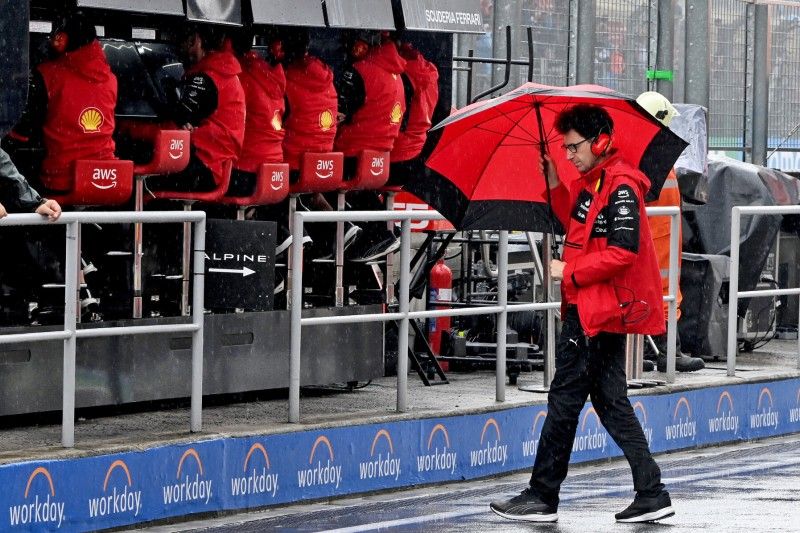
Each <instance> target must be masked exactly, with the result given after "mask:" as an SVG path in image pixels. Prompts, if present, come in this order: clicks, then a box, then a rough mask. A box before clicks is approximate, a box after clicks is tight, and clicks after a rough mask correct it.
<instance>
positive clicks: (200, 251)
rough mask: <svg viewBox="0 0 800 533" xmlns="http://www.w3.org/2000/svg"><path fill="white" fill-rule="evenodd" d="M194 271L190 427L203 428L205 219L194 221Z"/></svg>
mask: <svg viewBox="0 0 800 533" xmlns="http://www.w3.org/2000/svg"><path fill="white" fill-rule="evenodd" d="M195 224H196V226H195V232H194V271H193V273H192V324H194V325H195V326H197V330H196V331H194V332H192V397H191V423H190V429H191V431H192V432H194V433H197V432H198V431H201V430H202V429H203V323H204V309H203V308H204V299H205V269H206V267H205V260H206V221H205V219H203V220H200V221H198V222H196V223H195Z"/></svg>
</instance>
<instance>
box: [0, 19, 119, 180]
mask: <svg viewBox="0 0 800 533" xmlns="http://www.w3.org/2000/svg"><path fill="white" fill-rule="evenodd" d="M53 27H54V29H53V31H52V33H51V35H50V40H49V42H48V45H49V49H50V52H51V53H52V54H53V59H51V60H49V61H45V62H44V63H42V64H40V65H39V66H38V67H36V68H35V69H33V71H32V73H31V80H30V87H29V89H28V105H27V107H26V110H25V112H24V113H23V116H22V119H21V120H20V122H19V124H17V125H16V126H15V127H14V129H13V130H12V132H11V133H10V134H9V138H10V139H11V140H12V142H13V144H17V145H19V144H25V143H30V142H32V140H33V139H36V138H41V139H42V141H43V144H44V148H45V150H46V155H45V158H44V161H43V162H42V167H41V176H40V181H41V183H42V185H43V186H44V187H45V188H46V189H47V190H51V191H67V190H69V189H70V186H71V183H72V163H73V162H74V161H76V160H78V159H115V157H114V140H113V138H112V134H113V133H114V108H115V106H116V104H117V78H116V76H114V74H113V73H112V72H111V68H110V67H109V65H108V61H107V60H106V57H105V55H104V54H103V49H102V47H101V45H100V43H99V42H98V41H97V33H96V31H95V27H94V25H93V24H92V23H91V22H90V21H89V20H87V19H86V17H85V16H84V15H83V14H82V13H81V12H79V11H73V12H70V13H68V14H67V15H65V16H63V17H62V18H60V19H59V20H57V21H56V22H55V23H54V25H53Z"/></svg>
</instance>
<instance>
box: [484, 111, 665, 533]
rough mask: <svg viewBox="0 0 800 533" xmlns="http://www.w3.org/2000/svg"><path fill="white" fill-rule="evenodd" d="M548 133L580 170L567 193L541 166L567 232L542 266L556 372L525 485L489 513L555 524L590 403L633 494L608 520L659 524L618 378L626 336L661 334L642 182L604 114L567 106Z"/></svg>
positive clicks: (660, 505) (647, 466)
mask: <svg viewBox="0 0 800 533" xmlns="http://www.w3.org/2000/svg"><path fill="white" fill-rule="evenodd" d="M556 128H557V129H558V131H559V133H561V134H563V135H564V149H565V151H566V155H567V159H568V160H569V161H570V162H571V163H572V164H574V165H575V167H576V168H577V169H578V171H579V172H580V173H581V179H578V180H575V181H574V182H573V183H572V184H571V186H570V190H569V191H568V190H567V189H566V187H565V186H564V185H563V184H562V183H561V181H560V180H559V178H558V174H557V171H556V167H555V165H554V164H553V162H552V160H551V159H550V157H549V156H545V157H544V161H543V162H542V163H541V166H542V171H543V173H544V174H545V175H546V176H547V179H548V183H549V185H550V189H551V193H552V198H553V209H554V211H555V213H556V215H557V216H558V218H559V219H560V220H561V222H562V224H563V225H564V227H565V228H567V233H566V238H565V240H564V257H563V260H557V259H554V260H553V261H552V262H551V263H550V274H551V276H552V277H553V279H556V280H559V279H560V280H561V290H562V302H563V307H562V317H563V326H562V330H561V335H560V337H559V341H558V345H557V347H556V372H555V376H554V378H553V382H552V384H551V386H550V393H549V395H548V399H547V418H546V420H545V423H544V426H543V427H542V434H541V437H540V439H539V447H538V449H537V453H536V461H535V464H534V466H533V473H532V475H531V481H530V485H529V487H528V488H526V489H525V490H523V491H522V493H521V494H520V495H519V496H515V497H513V498H511V499H509V500H504V501H494V502H492V503H491V505H490V507H491V509H492V511H494V512H495V513H496V514H498V515H500V516H502V517H504V518H508V519H511V520H525V521H531V522H555V521H556V520H558V514H557V509H558V503H559V498H558V494H559V489H560V487H561V483H562V482H563V481H564V478H565V477H566V475H567V468H568V465H569V457H570V452H571V450H572V444H573V441H574V439H575V432H576V429H577V425H578V417H579V416H580V412H581V409H582V408H583V406H584V403H585V402H586V399H587V397H590V398H591V400H592V405H593V406H594V409H595V411H596V412H597V415H598V416H599V418H600V421H601V422H602V423H603V426H604V427H605V428H606V429H607V430H608V432H609V434H610V435H611V437H612V438H613V439H614V441H615V442H616V443H617V445H618V446H619V447H620V448H622V451H623V453H624V454H625V458H626V459H627V460H628V463H629V464H630V467H631V471H632V473H633V486H634V490H635V491H636V497H635V499H634V501H633V503H632V504H631V505H630V506H628V507H627V508H626V509H625V510H623V511H622V512H619V513H617V514H616V519H617V521H619V522H647V521H653V520H660V519H662V518H666V517H668V516H672V515H673V514H674V511H673V509H672V504H671V501H670V497H669V493H668V492H667V491H666V490H664V485H663V484H662V483H661V471H660V470H659V468H658V465H657V464H656V463H655V461H654V460H653V458H652V456H651V455H650V450H649V448H648V445H647V440H646V439H645V436H644V432H643V431H642V427H641V425H640V424H639V421H638V420H637V418H636V415H635V414H634V412H633V408H632V407H631V404H630V401H629V400H628V397H627V382H626V378H625V335H626V334H628V333H636V334H650V335H658V334H661V333H663V332H664V317H663V312H662V305H661V281H660V276H659V271H658V264H657V262H656V256H655V251H654V249H653V242H652V238H651V236H650V228H649V226H648V224H647V222H646V214H645V206H644V195H645V193H646V192H647V190H648V189H649V187H650V182H649V180H648V179H647V178H646V177H645V176H644V174H642V173H641V172H639V171H638V170H636V169H634V168H633V167H632V166H630V165H629V164H628V163H627V162H625V161H623V160H622V159H621V158H620V157H619V156H618V155H617V153H616V151H615V150H614V147H613V136H614V124H613V122H612V120H611V117H610V116H609V115H608V113H607V112H606V111H605V110H604V109H602V108H600V107H597V106H593V105H588V104H579V105H575V106H573V107H571V108H568V109H566V110H564V111H563V112H561V114H560V115H559V116H558V118H557V121H556ZM545 169H546V171H545Z"/></svg>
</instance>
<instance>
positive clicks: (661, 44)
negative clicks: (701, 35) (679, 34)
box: [656, 0, 675, 101]
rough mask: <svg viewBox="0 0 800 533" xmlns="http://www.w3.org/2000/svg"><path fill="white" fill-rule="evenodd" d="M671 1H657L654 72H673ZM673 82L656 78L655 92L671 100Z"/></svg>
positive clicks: (673, 29)
mask: <svg viewBox="0 0 800 533" xmlns="http://www.w3.org/2000/svg"><path fill="white" fill-rule="evenodd" d="M673 11H674V10H673V7H672V0H659V1H658V42H657V43H656V44H657V46H656V70H665V71H669V72H670V73H672V72H673V69H674V65H673V61H672V53H673V52H672V50H673V46H674V42H675V23H674V13H673ZM672 87H673V80H672V78H670V79H664V78H657V79H656V90H657V91H658V92H659V93H661V94H663V95H664V96H665V97H667V99H668V100H670V101H672V99H673V91H672Z"/></svg>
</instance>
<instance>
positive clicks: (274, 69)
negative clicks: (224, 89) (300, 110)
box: [236, 51, 286, 172]
mask: <svg viewBox="0 0 800 533" xmlns="http://www.w3.org/2000/svg"><path fill="white" fill-rule="evenodd" d="M239 63H240V64H241V65H242V73H241V74H240V75H239V79H240V80H241V82H242V88H243V89H244V98H245V102H246V103H247V120H246V122H245V129H244V144H243V145H242V152H241V154H240V155H239V160H238V161H237V162H236V168H238V169H239V170H243V171H245V172H256V171H257V170H258V167H259V166H260V165H261V163H282V162H283V138H284V135H285V131H284V129H283V112H284V107H285V106H284V96H285V94H286V76H285V75H284V72H283V66H282V65H281V64H280V63H279V64H277V65H275V66H273V65H270V64H269V63H268V62H267V61H265V60H264V59H263V58H262V57H261V56H259V55H258V54H257V53H256V52H253V51H251V52H248V53H247V54H245V55H244V57H242V58H241V59H240V60H239Z"/></svg>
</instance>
